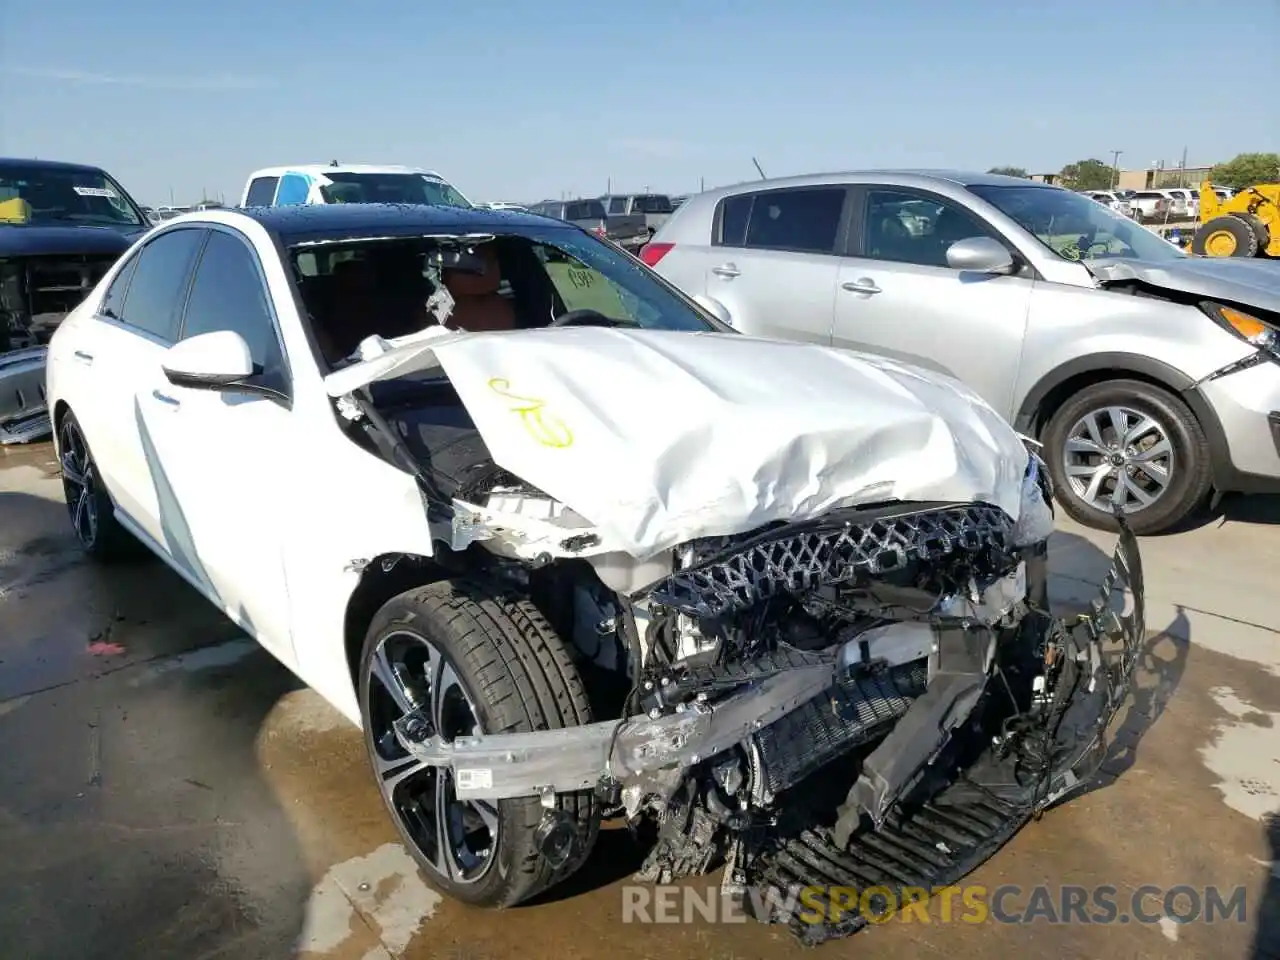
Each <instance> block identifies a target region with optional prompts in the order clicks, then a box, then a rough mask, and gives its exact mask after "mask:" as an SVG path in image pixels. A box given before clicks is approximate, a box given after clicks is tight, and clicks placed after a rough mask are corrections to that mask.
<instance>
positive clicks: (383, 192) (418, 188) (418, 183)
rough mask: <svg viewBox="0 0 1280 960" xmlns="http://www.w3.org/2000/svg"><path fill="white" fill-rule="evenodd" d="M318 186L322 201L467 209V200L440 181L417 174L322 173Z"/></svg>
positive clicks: (468, 206)
mask: <svg viewBox="0 0 1280 960" xmlns="http://www.w3.org/2000/svg"><path fill="white" fill-rule="evenodd" d="M324 176H325V179H327V180H330V181H332V182H331V183H328V184H325V185H323V186H321V188H320V195H321V196H323V197H324V201H325V203H430V204H434V205H436V206H442V207H463V208H465V209H468V210H469V209H471V203H470V202H469V201H468V200H467V198H466V197H464V196H463V195H462V194H461V193H459V192H458V191H457V190H456V189H454V188H453V186H451V185H450V184H448V183H445V182H444V181H443V180H440V179H438V178H434V177H428V176H424V175H423V174H421V173H339V172H336V171H334V172H332V173H330V172H326V173H325V175H324Z"/></svg>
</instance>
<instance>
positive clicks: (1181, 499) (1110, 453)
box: [1043, 380, 1212, 534]
mask: <svg viewBox="0 0 1280 960" xmlns="http://www.w3.org/2000/svg"><path fill="white" fill-rule="evenodd" d="M1043 441H1044V453H1045V459H1046V463H1047V464H1048V467H1049V472H1050V474H1051V475H1052V477H1053V482H1054V486H1055V487H1056V489H1057V494H1058V501H1059V502H1060V503H1061V504H1062V508H1063V509H1064V510H1065V511H1066V512H1067V513H1068V514H1069V515H1070V516H1071V517H1072V518H1074V519H1075V520H1077V521H1078V522H1080V523H1082V524H1084V525H1085V526H1087V527H1093V528H1095V529H1102V530H1112V529H1115V521H1114V510H1115V507H1117V506H1118V507H1120V509H1121V510H1122V511H1123V512H1124V514H1125V519H1126V520H1127V521H1128V522H1129V525H1130V526H1131V527H1132V528H1133V531H1134V532H1135V533H1140V534H1141V533H1160V532H1163V531H1165V530H1168V529H1170V528H1171V527H1174V526H1176V525H1177V524H1178V523H1180V522H1181V521H1183V520H1185V519H1186V518H1187V517H1188V516H1190V515H1191V514H1192V513H1193V512H1194V511H1195V510H1197V509H1198V508H1199V507H1200V505H1201V504H1202V503H1203V502H1204V500H1205V498H1206V497H1207V495H1208V493H1209V486H1210V484H1211V482H1212V473H1211V468H1210V467H1211V465H1210V456H1209V441H1208V439H1207V438H1206V437H1205V434H1204V430H1203V429H1201V427H1200V424H1199V422H1198V421H1197V420H1196V418H1195V415H1194V414H1193V413H1192V412H1191V410H1190V409H1189V408H1188V407H1187V405H1186V404H1185V403H1183V402H1182V401H1181V400H1180V399H1178V398H1177V397H1176V396H1174V395H1173V394H1171V393H1169V392H1168V391H1166V390H1163V389H1161V388H1160V387H1156V386H1153V385H1152V384H1149V383H1146V382H1144V381H1141V380H1108V381H1105V382H1103V383H1095V384H1092V385H1091V386H1088V387H1085V388H1084V389H1083V390H1081V391H1079V392H1078V393H1076V394H1074V395H1073V396H1071V397H1070V398H1069V399H1068V400H1067V401H1066V403H1064V404H1063V405H1062V406H1061V407H1059V408H1058V410H1057V411H1056V412H1055V413H1054V414H1053V416H1052V417H1051V418H1050V420H1049V423H1048V425H1047V427H1046V428H1045V431H1044V434H1043Z"/></svg>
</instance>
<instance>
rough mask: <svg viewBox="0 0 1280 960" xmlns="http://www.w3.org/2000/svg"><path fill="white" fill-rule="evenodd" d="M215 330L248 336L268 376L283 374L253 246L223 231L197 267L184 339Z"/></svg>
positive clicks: (252, 352) (215, 236)
mask: <svg viewBox="0 0 1280 960" xmlns="http://www.w3.org/2000/svg"><path fill="white" fill-rule="evenodd" d="M215 330H232V331H234V332H236V333H238V334H240V336H242V337H244V339H245V342H246V343H247V344H249V353H250V355H251V356H252V357H253V359H254V362H255V363H258V364H260V365H261V366H262V370H263V374H264V375H265V376H267V377H275V378H278V377H280V376H281V375H282V374H283V372H284V371H283V358H282V357H281V353H280V343H279V341H278V340H277V338H276V329H275V324H274V323H273V322H272V319H271V310H270V308H269V306H268V301H267V291H266V288H265V287H264V285H263V282H262V277H261V275H260V274H259V273H258V268H257V260H256V258H255V257H254V255H253V252H252V251H251V250H250V249H249V247H248V245H247V244H245V243H244V242H243V241H241V240H238V239H236V238H235V237H233V236H231V235H230V234H228V233H223V232H221V231H218V230H215V231H212V232H211V233H210V234H209V242H208V243H207V244H206V245H205V248H204V254H203V255H202V256H201V257H200V263H199V264H198V265H197V267H196V278H195V282H194V283H193V284H192V285H191V296H190V298H189V299H188V300H187V313H186V320H185V322H184V323H183V325H182V339H184V340H185V339H187V338H188V337H194V336H198V335H199V334H202V333H212V332H213V331H215Z"/></svg>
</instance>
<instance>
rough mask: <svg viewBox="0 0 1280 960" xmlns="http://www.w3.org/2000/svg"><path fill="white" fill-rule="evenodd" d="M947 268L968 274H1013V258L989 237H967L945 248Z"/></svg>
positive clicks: (1003, 247)
mask: <svg viewBox="0 0 1280 960" xmlns="http://www.w3.org/2000/svg"><path fill="white" fill-rule="evenodd" d="M947 266H949V267H950V268H951V269H952V270H965V271H967V272H969V273H1003V274H1008V273H1013V257H1012V256H1011V255H1010V253H1009V251H1008V250H1007V249H1006V248H1005V246H1004V244H1002V243H999V242H998V241H996V240H992V239H991V238H990V237H968V238H967V239H964V240H957V241H956V242H955V243H953V244H952V245H951V246H949V247H947Z"/></svg>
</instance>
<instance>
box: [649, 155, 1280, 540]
mask: <svg viewBox="0 0 1280 960" xmlns="http://www.w3.org/2000/svg"><path fill="white" fill-rule="evenodd" d="M641 259H643V260H644V261H645V262H646V263H648V264H649V265H650V266H651V267H653V268H654V269H656V270H657V271H658V272H659V273H660V274H662V275H663V276H664V277H666V278H667V279H668V280H669V281H671V282H672V283H673V284H675V285H676V286H678V287H680V288H681V289H682V290H684V291H685V292H686V293H688V294H690V295H691V296H693V297H695V298H697V299H698V300H699V302H701V303H702V304H703V305H704V306H705V307H707V308H708V309H709V310H711V311H712V312H713V313H716V314H717V315H718V316H719V317H720V318H721V319H722V320H725V321H726V322H729V323H731V324H732V325H733V326H734V327H736V328H737V329H738V330H739V331H741V332H743V333H747V334H751V335H756V336H768V337H780V338H787V339H798V340H808V341H813V342H816V343H825V344H832V345H834V346H837V347H846V348H851V349H855V350H862V351H868V352H872V353H878V354H882V355H887V356H890V357H896V358H900V359H901V360H904V361H907V362H909V363H912V364H916V365H919V366H923V367H928V368H930V369H932V370H935V371H939V372H942V373H946V374H950V375H951V376H953V377H956V378H957V379H959V380H961V381H963V382H964V383H966V384H967V385H968V386H969V387H970V388H971V389H973V390H974V391H975V392H977V393H978V394H979V395H980V396H982V397H983V398H984V399H985V400H986V401H987V402H988V403H989V404H990V405H991V406H992V407H994V408H995V409H996V410H997V411H999V412H1000V413H1001V414H1002V415H1004V416H1005V417H1006V418H1008V419H1009V420H1010V421H1011V422H1012V423H1013V425H1014V426H1015V427H1017V428H1018V429H1019V430H1021V431H1023V432H1024V433H1026V434H1029V435H1031V436H1033V437H1035V438H1038V439H1039V440H1040V441H1041V442H1042V443H1043V444H1044V448H1045V459H1046V460H1047V462H1048V464H1049V467H1050V471H1051V473H1052V475H1053V479H1054V481H1055V486H1056V489H1057V491H1058V498H1059V500H1060V501H1061V503H1062V506H1063V507H1064V509H1065V510H1066V511H1067V512H1068V513H1069V514H1071V516H1073V517H1075V518H1076V519H1077V520H1079V521H1081V522H1082V523H1085V524H1087V525H1090V526H1094V527H1100V528H1106V527H1109V526H1111V525H1112V523H1111V518H1112V515H1113V512H1114V509H1115V508H1116V507H1119V508H1121V509H1122V510H1124V511H1125V513H1126V514H1127V515H1128V516H1129V519H1130V523H1131V524H1132V526H1133V527H1134V529H1135V530H1137V531H1138V532H1142V533H1154V532H1158V531H1162V530H1167V529H1169V528H1170V527H1173V526H1175V525H1177V524H1178V523H1179V522H1180V521H1182V520H1183V519H1184V518H1186V517H1187V516H1188V515H1189V514H1191V513H1192V512H1193V511H1195V510H1196V509H1197V508H1199V507H1200V505H1201V504H1202V503H1203V502H1204V501H1206V500H1207V499H1208V497H1209V496H1210V494H1211V492H1214V491H1216V492H1217V493H1219V494H1221V493H1225V492H1237V491H1238V492H1263V491H1266V492H1280V338H1278V337H1277V329H1280V264H1275V263H1271V262H1268V261H1254V260H1235V259H1228V258H1212V257H1188V256H1187V255H1186V254H1184V253H1182V252H1181V251H1180V250H1178V249H1177V248H1175V247H1174V246H1172V245H1171V244H1169V243H1167V242H1166V241H1164V240H1162V239H1161V238H1160V237H1158V236H1156V235H1155V234H1154V233H1152V232H1151V231H1149V230H1147V229H1145V228H1144V227H1141V226H1139V225H1138V224H1136V223H1134V222H1133V221H1132V220H1130V219H1128V218H1126V217H1123V216H1121V215H1119V214H1117V213H1116V212H1115V211H1113V210H1110V209H1108V208H1107V207H1105V206H1103V205H1101V204H1098V203H1095V202H1094V201H1092V200H1090V199H1089V198H1088V197H1084V196H1081V195H1080V194H1077V193H1072V192H1071V191H1068V190H1064V189H1062V188H1060V187H1055V186H1051V185H1048V184H1041V183H1033V182H1031V181H1028V180H1022V179H1017V178H1012V177H1000V176H993V175H989V174H963V173H950V172H937V171H912V172H905V171H894V172H885V171H874V172H863V173H849V174H828V175H822V176H809V177H794V178H789V179H785V180H762V181H755V182H752V183H745V184H740V185H738V186H734V187H726V188H723V189H719V190H715V191H711V192H709V193H704V194H701V195H699V196H695V197H692V198H690V199H689V200H688V201H687V202H686V203H684V204H683V205H682V206H681V207H680V208H679V209H678V210H677V211H676V212H675V213H674V214H673V215H672V217H671V219H670V220H668V221H667V223H666V224H665V225H664V226H663V228H662V229H661V230H659V231H658V233H657V234H656V235H655V237H654V239H653V241H652V242H651V243H650V244H649V245H648V246H646V247H645V248H644V249H643V250H642V251H641ZM924 416H925V415H924V414H923V413H922V418H923V417H924ZM922 429H927V424H925V423H923V422H922Z"/></svg>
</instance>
